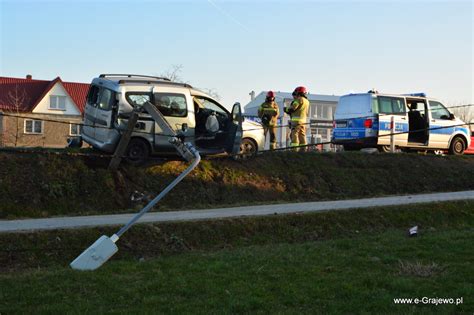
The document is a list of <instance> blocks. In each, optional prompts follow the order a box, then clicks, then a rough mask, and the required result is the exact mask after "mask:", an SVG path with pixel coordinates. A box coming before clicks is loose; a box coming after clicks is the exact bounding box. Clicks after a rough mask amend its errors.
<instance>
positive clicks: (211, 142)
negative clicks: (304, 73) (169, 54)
mask: <svg viewBox="0 0 474 315" xmlns="http://www.w3.org/2000/svg"><path fill="white" fill-rule="evenodd" d="M146 102H150V103H151V104H153V105H154V106H156V108H157V109H158V110H159V111H160V113H161V114H162V115H163V116H164V118H165V119H166V121H167V123H168V124H169V125H171V126H172V128H175V129H176V131H179V132H180V133H181V134H182V135H184V137H185V139H186V141H187V142H191V143H192V144H193V146H195V147H196V148H197V149H198V151H199V152H200V153H201V154H202V155H209V154H219V153H228V154H236V153H239V152H235V151H240V153H243V154H245V155H253V154H256V153H258V152H259V151H261V150H263V147H264V141H265V137H264V134H263V128H262V126H261V125H260V124H258V123H254V122H249V121H243V122H242V127H241V130H238V129H236V128H233V126H235V125H236V124H235V120H236V119H242V113H241V108H240V104H239V103H236V104H235V105H234V107H233V109H232V111H231V112H229V111H228V110H227V109H226V108H225V107H224V106H222V105H221V104H219V103H218V102H217V101H216V100H215V99H213V98H212V97H211V96H210V95H208V94H206V93H204V92H202V91H200V90H198V89H195V88H193V87H192V86H191V85H189V84H186V83H178V82H172V81H170V80H169V79H166V78H162V77H153V76H145V75H133V74H101V75H99V77H97V78H95V79H93V80H92V84H91V86H90V89H89V93H88V95H87V100H86V106H85V110H84V126H83V128H82V133H81V137H82V140H83V141H85V142H87V143H88V144H90V145H91V146H93V147H94V148H96V149H99V150H101V151H104V152H110V153H112V152H114V150H115V149H116V147H117V144H118V142H119V140H120V137H121V134H122V133H123V131H124V130H125V129H126V128H127V123H128V119H129V117H130V116H131V114H132V112H133V111H134V109H136V108H140V107H141V106H142V105H143V104H144V103H146ZM236 144H237V145H236ZM236 147H237V150H236ZM152 154H160V155H162V154H164V155H167V154H176V150H175V147H174V146H173V145H172V144H171V143H170V142H169V135H166V134H164V133H163V131H162V130H161V129H160V126H159V125H158V124H157V123H156V122H155V121H154V120H153V118H152V117H151V116H150V115H149V114H148V113H147V112H140V113H139V118H138V121H137V123H136V124H135V128H134V130H133V133H132V136H131V140H130V142H129V144H128V147H127V150H126V156H127V158H128V159H129V160H132V161H141V160H144V159H146V158H147V157H148V156H150V155H152Z"/></svg>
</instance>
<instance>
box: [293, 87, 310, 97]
mask: <svg viewBox="0 0 474 315" xmlns="http://www.w3.org/2000/svg"><path fill="white" fill-rule="evenodd" d="M293 95H298V96H306V95H308V90H306V88H305V87H304V86H298V87H297V88H296V89H295V90H294V91H293Z"/></svg>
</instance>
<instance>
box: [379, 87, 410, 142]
mask: <svg viewBox="0 0 474 315" xmlns="http://www.w3.org/2000/svg"><path fill="white" fill-rule="evenodd" d="M377 106H378V113H379V138H378V142H377V144H378V145H381V146H388V145H390V136H389V135H390V134H391V133H392V132H391V130H392V128H391V127H392V125H391V124H392V117H393V119H394V124H395V136H394V140H395V145H396V146H400V147H405V146H406V145H407V142H408V133H406V132H408V114H407V108H406V105H405V99H404V98H403V97H391V96H378V97H377Z"/></svg>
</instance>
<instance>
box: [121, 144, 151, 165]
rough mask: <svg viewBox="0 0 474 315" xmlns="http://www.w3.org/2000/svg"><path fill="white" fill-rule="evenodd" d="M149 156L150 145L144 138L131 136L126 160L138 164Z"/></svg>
mask: <svg viewBox="0 0 474 315" xmlns="http://www.w3.org/2000/svg"><path fill="white" fill-rule="evenodd" d="M149 156H150V147H149V145H148V143H147V142H146V141H145V140H142V139H139V138H133V139H131V140H130V142H129V144H128V147H127V151H126V157H127V161H128V162H129V163H130V164H133V165H140V164H142V163H143V162H145V160H146V159H147V158H148V157H149Z"/></svg>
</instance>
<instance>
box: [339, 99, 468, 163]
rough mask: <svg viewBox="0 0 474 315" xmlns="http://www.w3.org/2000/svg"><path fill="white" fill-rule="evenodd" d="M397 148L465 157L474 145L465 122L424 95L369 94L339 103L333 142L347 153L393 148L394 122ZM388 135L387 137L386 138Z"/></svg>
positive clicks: (341, 100)
mask: <svg viewBox="0 0 474 315" xmlns="http://www.w3.org/2000/svg"><path fill="white" fill-rule="evenodd" d="M392 117H393V118H394V124H395V136H394V141H395V145H396V146H397V147H399V148H401V149H410V150H430V151H437V150H449V152H450V153H451V154H455V155H461V154H463V153H464V150H465V149H466V148H468V147H469V145H470V142H471V137H470V132H469V128H468V126H467V125H463V124H464V122H463V121H462V120H460V119H458V118H456V117H454V115H453V114H452V113H451V112H449V110H448V109H446V107H445V106H444V105H443V104H441V103H440V102H439V101H437V100H434V99H431V98H427V97H426V95H425V94H424V93H414V94H406V95H405V94H404V95H391V94H383V93H378V92H376V91H369V92H367V93H360V94H348V95H344V96H342V97H341V98H340V99H339V103H338V105H337V107H336V112H335V114H334V130H333V142H334V143H335V144H342V145H343V146H344V149H345V150H358V149H361V148H378V149H379V150H380V151H388V150H389V148H390V136H388V135H390V133H391V128H390V127H391V119H392ZM384 135H385V136H384Z"/></svg>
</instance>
